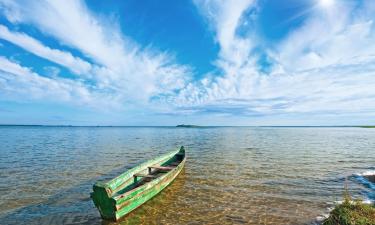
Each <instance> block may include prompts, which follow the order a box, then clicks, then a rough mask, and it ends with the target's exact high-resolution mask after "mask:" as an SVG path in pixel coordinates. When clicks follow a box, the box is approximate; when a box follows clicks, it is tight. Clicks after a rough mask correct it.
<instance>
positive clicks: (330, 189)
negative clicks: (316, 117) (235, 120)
mask: <svg viewBox="0 0 375 225" xmlns="http://www.w3.org/2000/svg"><path fill="white" fill-rule="evenodd" d="M180 145H184V146H186V149H187V157H188V159H187V162H186V168H185V169H184V170H183V172H182V174H180V175H179V176H178V177H177V179H176V180H175V181H174V182H173V183H172V184H171V186H169V187H168V188H167V189H165V190H164V191H163V192H162V193H161V194H159V195H158V196H156V197H155V198H153V199H152V200H151V201H149V202H148V203H146V204H145V205H143V206H142V207H140V208H139V209H137V210H135V211H134V212H132V213H131V214H130V215H129V216H127V217H126V218H125V220H123V221H122V222H120V223H117V224H311V223H313V222H314V221H315V219H316V218H317V217H318V216H320V215H322V214H324V213H327V208H328V207H331V206H332V204H333V202H334V201H337V200H341V199H342V195H343V191H344V186H345V185H346V186H347V187H348V188H349V190H350V192H351V194H352V195H354V196H356V197H361V198H363V199H372V200H373V199H374V198H375V194H374V192H375V189H374V185H373V184H371V183H369V182H367V181H366V180H365V179H363V178H364V177H363V176H361V174H372V173H374V171H375V129H365V128H308V127H306V128H288V127H285V128H266V127H264V128H255V127H220V128H215V127H213V128H172V127H169V128H168V127H165V128H155V127H140V128H136V127H6V126H2V127H0V221H1V224H102V220H101V218H100V216H99V213H98V211H97V210H96V208H95V207H94V205H93V203H92V201H91V199H90V197H89V195H90V192H91V190H92V185H93V184H94V183H95V181H97V180H106V179H108V178H112V177H113V176H115V175H117V174H119V173H120V172H122V171H124V170H126V169H128V168H131V167H133V166H135V165H137V164H138V163H140V162H142V161H145V160H148V159H151V158H152V157H154V156H157V155H160V154H162V153H165V152H167V151H169V150H172V149H175V148H177V147H178V146H180ZM104 224H106V223H104Z"/></svg>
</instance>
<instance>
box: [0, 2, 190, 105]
mask: <svg viewBox="0 0 375 225" xmlns="http://www.w3.org/2000/svg"><path fill="white" fill-rule="evenodd" d="M0 9H1V10H2V12H3V14H4V15H5V16H6V17H7V19H8V20H9V21H10V22H12V23H13V24H24V25H32V26H34V27H35V28H36V29H38V30H39V31H40V32H42V34H44V35H47V36H49V37H51V38H54V39H56V40H57V41H58V42H59V43H61V44H62V45H66V46H68V47H70V48H73V49H75V50H78V51H79V52H81V53H82V54H83V55H85V56H86V57H87V58H89V59H90V60H91V62H87V61H85V60H84V59H82V58H80V57H78V56H74V55H73V54H72V53H70V52H68V51H62V50H58V49H53V48H50V47H48V46H46V45H45V44H42V43H41V41H40V40H36V39H35V38H32V37H30V36H28V35H27V34H25V33H20V32H12V31H10V30H9V29H8V28H7V27H5V26H3V25H2V26H1V27H0V38H2V39H5V40H7V41H10V42H12V43H13V44H16V45H18V46H20V47H22V48H24V49H25V50H27V51H29V52H31V53H33V54H35V55H37V56H40V57H43V58H45V59H47V60H50V61H52V62H55V63H57V64H59V65H61V66H64V67H66V68H68V69H70V70H72V71H73V72H74V73H76V74H78V75H85V76H84V77H83V79H88V81H89V82H90V83H94V84H95V85H96V88H98V89H101V90H102V92H103V93H111V94H112V95H113V96H116V98H114V100H116V101H117V103H118V104H119V105H127V104H129V103H133V104H140V105H144V106H146V105H147V102H148V100H149V98H150V97H151V96H153V95H156V94H161V93H170V92H173V91H175V90H176V89H179V88H181V87H183V86H185V83H186V82H187V81H188V80H189V77H190V74H191V72H190V68H189V66H185V65H179V64H178V63H176V62H175V60H174V58H173V56H171V55H169V54H167V53H163V52H159V51H156V50H152V49H151V48H141V47H140V46H139V45H138V44H137V43H136V42H134V41H132V40H131V39H130V38H128V37H126V36H125V35H124V34H123V33H122V32H121V30H120V28H119V27H118V25H117V21H113V20H107V19H106V18H104V17H101V16H99V15H94V14H93V13H92V12H91V11H90V10H89V9H88V8H87V7H86V5H85V3H84V2H83V1H22V0H19V1H7V0H1V1H0ZM140 90H141V91H140Z"/></svg>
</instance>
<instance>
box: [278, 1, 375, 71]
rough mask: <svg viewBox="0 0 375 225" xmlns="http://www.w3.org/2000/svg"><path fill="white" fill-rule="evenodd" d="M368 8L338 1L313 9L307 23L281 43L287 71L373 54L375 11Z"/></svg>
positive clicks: (280, 51) (280, 50)
mask: <svg viewBox="0 0 375 225" xmlns="http://www.w3.org/2000/svg"><path fill="white" fill-rule="evenodd" d="M365 7H366V8H362V9H356V6H355V5H353V4H349V3H346V2H340V1H337V2H336V3H335V7H330V8H329V9H327V10H321V9H319V8H317V9H316V10H314V11H312V12H313V13H312V15H311V16H310V18H309V19H308V20H307V21H306V22H305V24H304V25H303V26H302V27H300V28H298V29H296V30H295V31H294V32H292V33H291V34H290V35H289V36H288V37H287V38H286V39H285V40H284V41H283V42H282V43H281V44H280V46H279V47H278V49H277V53H276V55H278V56H277V57H278V60H279V61H280V63H281V64H282V65H283V66H284V67H285V68H286V69H287V70H305V69H312V68H320V67H325V66H329V65H334V64H346V63H349V64H350V63H352V62H353V60H363V59H364V58H365V57H374V53H375V45H374V44H373V43H374V40H375V36H374V35H375V33H374V21H373V20H374V19H375V16H374V13H375V10H374V9H372V10H371V7H368V8H367V6H365ZM370 12H372V15H371V16H370V14H369V13H370ZM364 14H368V16H366V17H363V15H364Z"/></svg>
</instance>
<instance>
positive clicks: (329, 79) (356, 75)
mask: <svg viewBox="0 0 375 225" xmlns="http://www.w3.org/2000/svg"><path fill="white" fill-rule="evenodd" d="M240 2H241V3H242V4H233V5H230V4H229V5H226V4H225V3H224V2H222V1H195V3H196V5H197V7H198V8H199V9H200V11H201V12H203V15H204V16H206V17H207V18H208V21H209V23H210V24H211V27H213V29H214V30H215V33H216V35H217V40H218V42H219V43H220V47H221V49H220V54H219V55H218V61H217V62H218V63H217V66H218V68H219V72H218V73H216V74H212V73H211V74H207V75H206V77H205V78H203V79H202V80H199V81H197V82H196V83H194V84H189V85H188V86H186V88H184V89H182V90H181V91H180V92H179V94H178V95H175V96H169V99H168V101H169V102H171V101H173V102H175V103H176V106H177V108H180V109H181V110H182V111H186V109H188V112H192V113H197V112H202V113H205V112H207V111H210V112H211V111H215V112H217V113H219V112H220V110H221V112H222V113H225V114H228V115H239V111H241V112H242V113H240V114H247V115H249V116H254V115H280V114H290V115H298V114H306V113H307V114H322V115H323V114H330V113H333V114H340V115H345V114H351V115H353V113H354V114H355V113H357V114H358V115H360V114H366V115H368V113H370V114H372V115H374V114H375V105H374V102H375V89H374V88H373V87H374V85H375V72H374V71H375V70H374V65H375V58H374V56H375V44H374V43H375V36H374V34H375V30H374V25H373V19H374V16H373V15H374V13H373V11H372V10H374V7H373V6H374V3H369V2H368V1H366V2H365V3H363V5H356V4H355V2H347V3H342V2H337V5H336V7H335V8H331V9H322V8H319V7H318V6H315V7H314V8H312V9H311V10H309V12H310V15H309V17H308V19H307V21H305V23H304V24H303V25H302V26H301V27H298V28H296V29H295V30H294V31H292V32H291V33H290V34H289V35H288V36H287V37H286V38H285V39H284V40H283V41H281V42H280V43H279V44H278V45H276V46H269V47H265V46H264V45H263V43H262V42H261V39H259V38H258V37H257V36H256V35H254V32H252V30H251V29H252V28H250V30H249V31H248V32H247V35H240V34H239V33H238V32H237V31H238V30H239V28H240V27H241V22H243V21H245V22H248V23H256V22H257V21H256V20H257V16H256V14H254V15H253V16H251V17H249V16H248V15H247V14H246V12H248V11H251V10H256V8H257V7H262V6H261V5H257V4H256V3H253V4H251V3H252V2H251V1H240ZM231 6H232V7H231ZM244 43H246V44H244ZM259 46H262V48H264V51H265V52H266V53H267V54H268V57H270V58H272V60H273V62H274V64H273V68H272V71H271V72H270V73H269V74H264V73H263V72H261V71H259V69H258V66H257V64H258V62H259V55H257V54H256V49H257V48H258V47H259ZM231 50H233V51H231ZM233 109H236V110H233Z"/></svg>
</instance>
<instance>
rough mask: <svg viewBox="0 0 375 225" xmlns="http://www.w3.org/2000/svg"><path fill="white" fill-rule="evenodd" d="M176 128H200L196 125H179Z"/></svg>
mask: <svg viewBox="0 0 375 225" xmlns="http://www.w3.org/2000/svg"><path fill="white" fill-rule="evenodd" d="M176 127H183V128H200V127H201V126H197V125H187V124H179V125H177V126H176Z"/></svg>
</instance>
